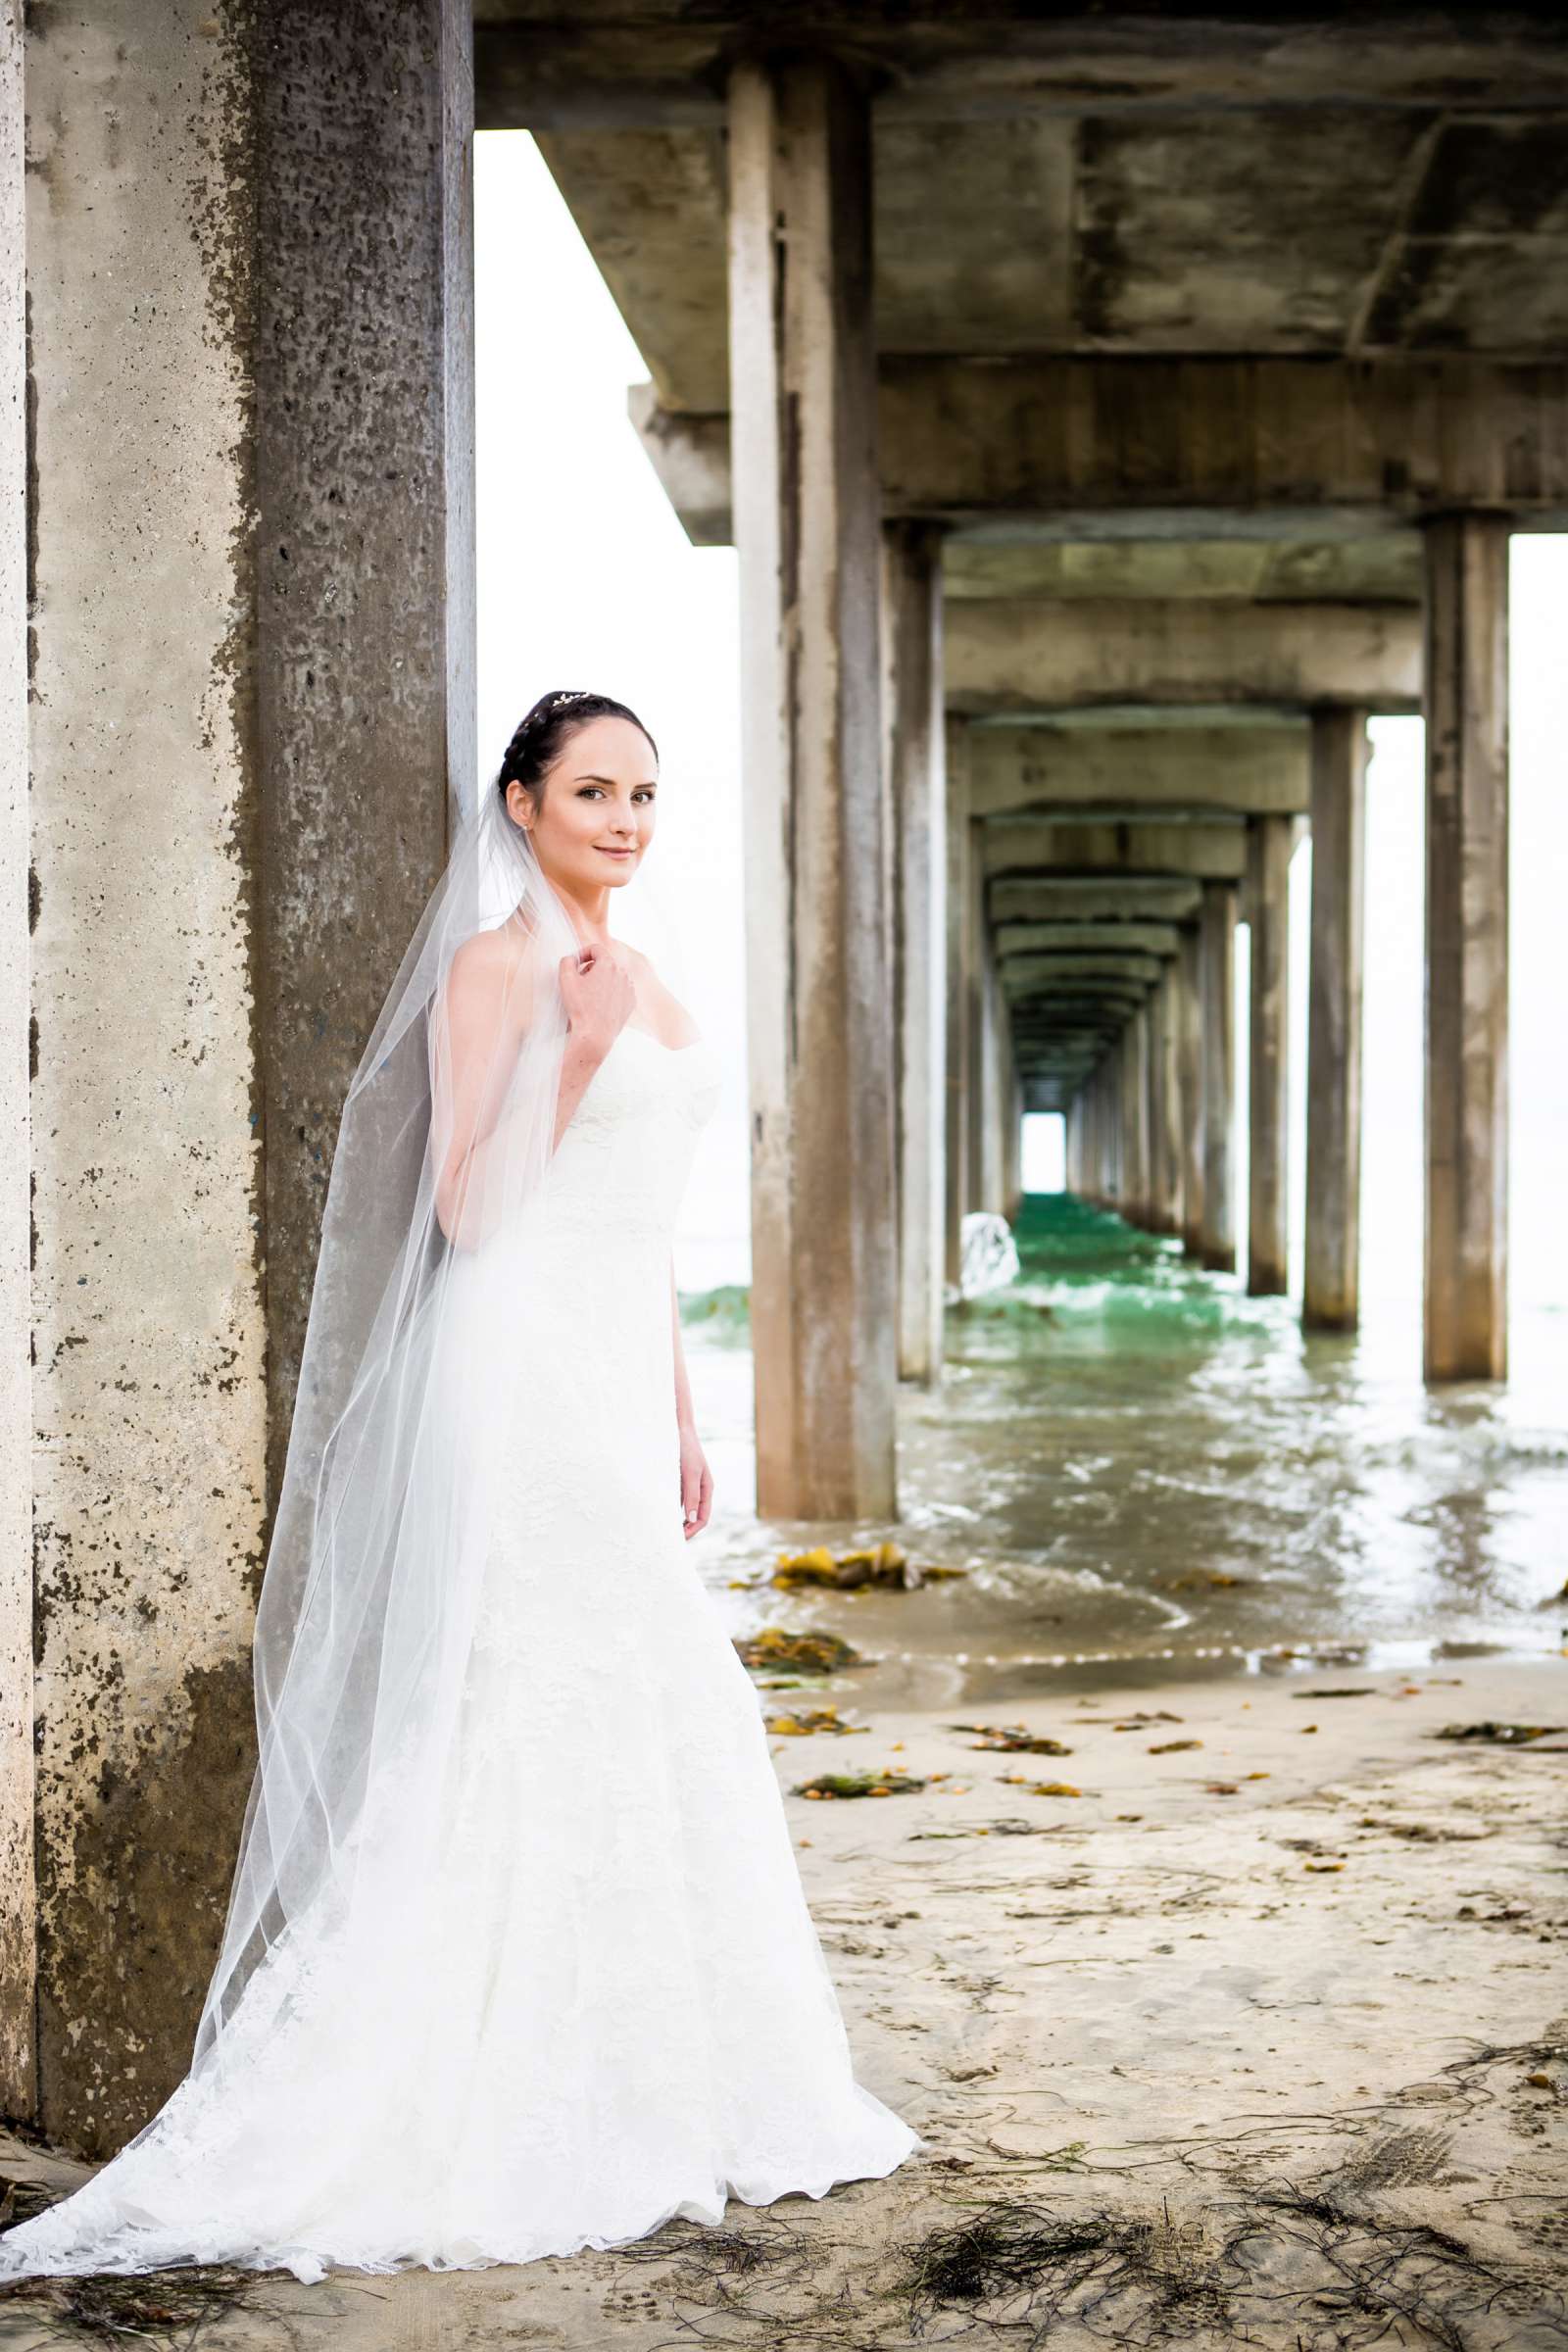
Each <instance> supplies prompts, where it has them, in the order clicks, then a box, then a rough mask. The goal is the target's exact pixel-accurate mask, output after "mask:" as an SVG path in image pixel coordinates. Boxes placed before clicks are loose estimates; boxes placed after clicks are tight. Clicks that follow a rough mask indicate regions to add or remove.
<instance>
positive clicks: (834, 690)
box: [729, 56, 898, 1519]
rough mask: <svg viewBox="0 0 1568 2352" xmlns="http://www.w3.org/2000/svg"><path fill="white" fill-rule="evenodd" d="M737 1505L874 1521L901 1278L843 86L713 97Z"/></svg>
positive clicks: (860, 322) (849, 97)
mask: <svg viewBox="0 0 1568 2352" xmlns="http://www.w3.org/2000/svg"><path fill="white" fill-rule="evenodd" d="M729 171H730V209H729V319H730V387H731V444H732V460H733V475H734V483H735V535H736V544H737V547H738V550H739V556H740V576H741V632H742V685H743V693H744V760H745V774H746V805H747V901H746V912H747V943H748V1006H749V1045H750V1055H749V1058H750V1065H751V1094H752V1102H751V1109H752V1136H753V1144H752V1256H753V1277H752V1336H753V1346H754V1350H755V1363H756V1384H757V1499H758V1507H759V1509H760V1510H761V1511H762V1512H764V1513H766V1514H768V1515H770V1516H777V1517H782V1518H797V1517H801V1518H824V1519H852V1518H870V1519H880V1518H885V1517H887V1516H889V1515H890V1514H891V1513H892V1511H893V1508H894V1402H895V1391H896V1384H897V1375H898V1345H897V1330H898V1268H897V1247H896V1230H895V1228H896V1219H895V1216H894V1214H893V1213H892V1212H893V1203H894V1201H895V1200H896V1192H895V1182H894V1175H895V1168H894V1145H893V1083H894V1080H893V1067H894V1062H893V1022H892V1020H891V1018H890V1011H889V1008H890V1005H891V1004H892V988H891V974H890V973H889V971H888V968H887V937H888V925H887V909H886V892H885V871H884V858H885V854H886V849H885V806H884V796H883V791H882V779H881V720H880V711H879V705H880V692H879V680H878V656H879V619H878V607H879V583H878V573H879V569H880V519H879V490H878V480H877V467H876V452H875V396H876V367H875V353H874V349H873V344H872V330H871V144H870V115H869V108H868V104H867V101H866V97H865V95H864V92H863V91H862V90H861V89H859V88H858V87H857V86H856V84H855V83H854V82H853V81H852V79H851V77H850V76H849V74H848V73H845V72H844V71H842V70H841V69H840V68H839V67H838V66H837V65H835V64H834V63H833V62H832V61H831V60H830V59H828V58H827V57H825V56H813V57H799V58H795V59H792V60H789V61H787V62H784V63H781V64H778V65H763V64H759V63H754V62H746V63H743V64H741V65H739V66H737V67H736V68H735V70H734V72H733V73H732V75H731V78H730V83H729Z"/></svg>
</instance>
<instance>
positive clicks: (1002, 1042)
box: [975, 933, 1007, 1217]
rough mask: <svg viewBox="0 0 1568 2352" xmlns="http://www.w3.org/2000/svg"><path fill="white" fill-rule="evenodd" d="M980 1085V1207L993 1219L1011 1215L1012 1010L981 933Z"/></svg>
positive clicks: (986, 939) (977, 1106)
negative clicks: (1006, 1168) (1006, 1149)
mask: <svg viewBox="0 0 1568 2352" xmlns="http://www.w3.org/2000/svg"><path fill="white" fill-rule="evenodd" d="M979 1012H980V1050H979V1055H978V1061H979V1070H980V1085H979V1090H978V1092H977V1094H976V1097H975V1123H976V1138H975V1141H976V1146H977V1152H976V1156H977V1159H978V1162H979V1165H978V1169H977V1174H976V1199H975V1206H976V1207H977V1208H984V1209H988V1210H989V1211H990V1213H991V1214H992V1215H993V1216H994V1217H1000V1216H1004V1215H1005V1213H1006V1201H1005V1178H1004V1175H1003V1133H1004V1128H1005V1120H1006V1111H1005V1099H1006V1090H1007V1042H1006V1022H1007V1008H1006V1005H1005V1003H1004V1002H1003V996H1002V985H1001V982H1000V981H999V980H998V978H997V959H996V956H995V954H994V952H993V949H992V943H991V939H990V935H989V933H985V934H983V935H982V944H981V965H980V989H979Z"/></svg>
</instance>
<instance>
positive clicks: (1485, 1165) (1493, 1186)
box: [1424, 515, 1508, 1380]
mask: <svg viewBox="0 0 1568 2352" xmlns="http://www.w3.org/2000/svg"><path fill="white" fill-rule="evenodd" d="M1425 538H1426V579H1427V596H1426V673H1427V674H1426V698H1427V704H1426V720H1427V727H1426V737H1427V853H1426V855H1427V987H1426V1063H1427V1084H1426V1159H1427V1201H1426V1341H1425V1350H1424V1353H1425V1363H1426V1375H1427V1378H1428V1379H1429V1380H1465V1379H1479V1380H1501V1379H1502V1378H1503V1377H1504V1375H1505V1373H1506V1371H1507V1360H1508V526H1507V523H1506V521H1504V520H1503V519H1502V517H1500V516H1498V515H1446V516H1444V517H1443V518H1442V519H1441V520H1438V521H1435V522H1433V523H1431V524H1429V525H1428V527H1427V531H1426V534H1425Z"/></svg>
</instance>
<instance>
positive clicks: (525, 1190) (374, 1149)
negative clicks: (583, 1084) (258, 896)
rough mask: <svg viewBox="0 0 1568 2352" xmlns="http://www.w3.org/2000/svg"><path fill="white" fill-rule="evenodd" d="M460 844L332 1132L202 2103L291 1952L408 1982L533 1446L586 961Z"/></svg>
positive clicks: (498, 833) (546, 916) (522, 841)
mask: <svg viewBox="0 0 1568 2352" xmlns="http://www.w3.org/2000/svg"><path fill="white" fill-rule="evenodd" d="M456 824H457V830H456V833H455V837H454V840H453V845H452V849H451V853H450V856H449V859H448V863H447V867H446V871H445V873H444V874H443V876H442V878H441V880H440V882H439V884H438V886H437V888H436V890H435V892H434V894H433V896H432V897H431V899H430V901H429V904H428V906H427V907H426V908H425V910H424V913H423V916H422V917H421V920H420V922H419V926H418V928H417V932H416V934H415V937H414V939H413V942H412V944H411V945H410V947H409V950H408V953H407V955H406V956H405V957H404V960H403V964H402V967H401V969H400V971H399V973H398V976H397V979H396V981H395V982H394V984H393V986H392V989H391V991H390V993H389V995H388V997H387V1000H386V1003H385V1005H384V1006H383V1008H382V1011H381V1015H380V1017H379V1019H378V1020H377V1022H376V1025H375V1028H374V1031H373V1032H372V1034H371V1037H370V1040H369V1043H368V1046H367V1048H366V1051H365V1054H364V1056H363V1058H362V1060H361V1062H360V1065H359V1068H358V1070H357V1071H356V1073H355V1076H354V1079H353V1082H352V1084H351V1086H350V1088H349V1093H348V1098H347V1101H346V1103H345V1105H344V1109H343V1115H342V1122H341V1126H340V1129H339V1133H338V1139H337V1146H336V1152H335V1154H334V1158H333V1163H332V1169H331V1176H330V1181H329V1185H328V1190H327V1197H326V1203H325V1210H324V1215H323V1221H322V1228H321V1238H320V1248H319V1257H318V1262H317V1270H316V1278H315V1286H314V1290H313V1293H312V1299H311V1307H310V1315H309V1321H308V1326H307V1332H306V1339H305V1344H304V1348H303V1352H302V1357H301V1362H300V1369H299V1385H298V1393H297V1399H296V1403H295V1408H294V1416H293V1423H292V1429H291V1434H290V1438H289V1444H288V1449H287V1455H286V1460H285V1466H284V1470H283V1476H282V1482H281V1487H280V1491H279V1495H278V1499H277V1507H276V1512H275V1517H274V1523H273V1528H272V1534H271V1540H270V1548H269V1553H268V1559H267V1566H266V1573H265V1577H264V1581H263V1586H262V1592H261V1599H260V1605H259V1611H258V1616H257V1623H256V1643H255V1683H256V1712H257V1729H258V1738H259V1749H260V1752H259V1758H258V1762H257V1768H256V1775H255V1781H254V1785H253V1787H252V1790H251V1794H250V1800H249V1804H248V1807H247V1811H246V1816H245V1822H244V1829H243V1834H242V1838H241V1844H240V1852H239V1858H238V1862H237V1866H236V1869H235V1874H234V1881H233V1887H232V1891H231V1895H230V1900H229V1906H228V1914H227V1920H226V1924H225V1927H224V1931H223V1937H222V1943H221V1950H220V1953H219V1958H218V1964H217V1967H216V1969H215V1971H214V1974H213V1978H212V1982H211V1985H210V1987H209V1989H208V1993H207V1998H206V2002H205V2004H204V2007H203V2010H202V2014H201V2020H200V2025H199V2028H198V2032H197V2037H196V2046H195V2054H194V2058H193V2063H192V2070H191V2073H192V2076H193V2077H195V2076H199V2075H201V2074H202V2073H203V2072H204V2070H206V2069H208V2068H209V2067H211V2066H213V2065H214V2064H215V2063H221V2055H222V2052H223V2049H224V2044H225V2039H226V2038H227V2037H228V2036H230V2035H231V2034H233V2033H234V2031H235V2027H236V2022H237V2021H239V2020H241V2019H243V2017H244V2015H245V2012H246V1996H247V1989H248V1987H250V1986H251V1985H252V1984H253V1981H254V1980H255V1979H256V1977H257V1972H258V1970H259V1969H261V1968H262V1966H263V1964H264V1963H265V1962H266V1961H267V1960H268V1958H269V1956H270V1955H271V1954H274V1953H277V1952H278V1951H279V1948H280V1947H287V1946H289V1945H290V1944H292V1945H294V1946H295V1947H300V1946H301V1945H304V1946H306V1947H308V1948H312V1949H314V1948H320V1947H323V1946H333V1945H341V1944H342V1943H343V1941H344V1939H345V1938H347V1940H348V1942H349V1944H350V1945H352V1943H353V1941H354V1939H355V1935H356V1923H357V1922H359V1923H362V1925H363V1929H364V1933H365V1935H366V1936H367V1937H368V1939H369V1941H370V1943H371V1944H372V1945H376V1944H378V1945H379V1947H380V1948H379V1949H374V1948H372V1949H369V1950H368V1951H367V1952H366V1954H365V1959H366V1964H367V1966H368V1967H370V1968H373V1969H374V1970H375V1971H376V1972H377V1974H378V1975H380V1976H383V1977H384V1976H385V1974H386V1973H387V1972H388V1971H389V1970H394V1971H395V1969H396V1968H397V1966H398V1959H399V1955H394V1954H392V1953H390V1952H388V1951H387V1949H386V1948H385V1939H386V1935H387V1926H388V1923H389V1922H393V1921H397V1920H399V1919H404V1920H407V1921H408V1924H409V1933H408V1936H407V1939H406V1943H405V1945H404V1948H403V1951H402V1953H401V1960H402V1963H403V1965H405V1966H408V1967H410V1968H412V1969H415V1970H417V1967H418V1965H419V1963H418V1953H417V1946H418V1940H419V1938H418V1934H417V1917H416V1916H415V1914H416V1913H417V1900H418V1890H419V1889H420V1888H422V1887H428V1886H430V1885H431V1884H432V1882H433V1878H434V1870H433V1865H434V1863H435V1862H436V1861H437V1860H438V1859H439V1853H440V1849H441V1846H442V1844H443V1842H444V1840H445V1838H446V1837H447V1836H448V1835H449V1834H450V1828H451V1823H452V1819H453V1811H452V1805H453V1794H454V1776H455V1773H456V1769H457V1762H458V1751H459V1732H460V1726H461V1716H462V1710H463V1705H464V1690H465V1673H466V1665H467V1659H468V1652H469V1647H470V1642H471V1636H472V1630H473V1623H474V1615H475V1608H476V1603H477V1597H478V1593H479V1587H480V1583H481V1579H482V1575H483V1571H484V1564H485V1558H486V1544H487V1535H488V1528H489V1520H490V1498H491V1492H492V1486H493V1481H494V1477H495V1472H496V1468H497V1462H498V1455H499V1453H500V1449H501V1447H502V1446H503V1445H505V1446H511V1447H514V1448H515V1446H516V1445H517V1444H518V1443H519V1436H518V1433H519V1431H523V1432H525V1430H526V1425H527V1414H526V1404H525V1401H523V1400H516V1399H515V1398H514V1397H513V1396H512V1395H511V1393H510V1392H511V1390H512V1388H513V1387H515V1384H516V1382H517V1381H518V1380H519V1379H520V1378H522V1377H525V1376H526V1372H527V1368H526V1367H523V1366H521V1365H519V1363H518V1350H517V1348H516V1347H515V1345H514V1346H509V1345H508V1344H507V1331H506V1329H505V1326H506V1323H507V1320H508V1318H509V1317H515V1314H516V1312H517V1296H516V1289H515V1282H516V1279H517V1269H518V1266H519V1264H520V1263H521V1260H520V1259H519V1256H518V1253H517V1250H516V1248H515V1243H516V1240H517V1237H518V1236H519V1234H521V1233H522V1232H523V1230H524V1228H525V1225H526V1218H527V1209H528V1202H529V1199H530V1196H531V1195H532V1193H533V1192H534V1190H535V1188H536V1187H537V1186H538V1185H539V1184H540V1183H541V1182H542V1181H543V1179H544V1177H545V1174H546V1171H547V1168H548V1165H549V1161H550V1155H551V1149H552V1144H553V1130H554V1123H555V1116H556V1106H557V1093H558V1086H559V1080H560V1071H561V1061H562V1054H563V1050H564V1039H565V1026H566V1024H565V1019H564V1010H563V1005H562V998H561V991H560V984H559V967H560V962H561V959H562V957H563V956H568V955H571V954H573V953H575V951H576V948H577V945H578V942H577V937H576V934H575V932H574V930H573V927H572V925H571V922H570V920H569V918H568V916H567V914H566V912H565V910H564V907H563V905H562V902H561V901H560V900H559V899H558V897H557V896H556V894H555V892H554V891H553V890H552V889H551V887H550V886H549V884H548V883H547V881H546V880H545V878H544V876H543V874H542V872H541V869H540V867H539V864H538V860H537V858H536V857H535V856H534V853H533V850H532V848H531V845H530V844H529V842H528V839H527V836H526V835H525V834H524V833H523V832H522V831H521V830H520V829H519V828H518V827H517V826H515V824H514V823H513V822H512V820H511V818H510V816H509V815H508V813H507V811H506V809H505V807H504V805H503V803H502V801H501V797H500V795H499V793H498V792H496V791H495V789H494V788H492V789H491V790H490V791H489V792H488V793H487V794H486V795H485V796H484V800H483V804H482V806H481V808H480V809H479V811H478V813H477V814H458V815H457V816H456ZM460 1021H461V1036H462V1040H463V1052H462V1054H457V1053H455V1050H454V1047H455V1039H456V1038H457V1037H458V1035H459V1034H460ZM540 1370H541V1368H537V1367H536V1368H534V1371H535V1374H536V1375H537V1374H538V1373H539V1372H540ZM545 1376H548V1375H547V1374H546V1375H545ZM519 1401H521V1409H520V1410H518V1409H516V1408H517V1405H518V1402H519ZM372 1826H373V1829H374V1835H373V1836H372V1835H368V1834H367V1833H368V1830H369V1829H370V1828H371V1827H372ZM267 1973H268V1975H269V1977H273V1976H275V1975H276V1974H277V1972H274V1971H269V1972H267ZM289 1974H290V1972H289V1971H288V1970H287V1969H286V1968H285V1969H284V1970H283V1972H282V1975H283V1977H284V1978H285V1979H287V1978H288V1977H289ZM257 1989H258V1991H260V1990H261V1987H260V1986H258V1987H257ZM291 1997H292V1996H291ZM259 2006H260V2007H261V2008H262V2009H264V2010H266V2009H268V2008H270V1994H269V1995H267V1996H264V1998H263V1999H262V2001H261V2002H260V2004H259ZM240 2038H241V2040H245V2039H247V2038H248V2036H246V2035H244V2034H241V2036H240Z"/></svg>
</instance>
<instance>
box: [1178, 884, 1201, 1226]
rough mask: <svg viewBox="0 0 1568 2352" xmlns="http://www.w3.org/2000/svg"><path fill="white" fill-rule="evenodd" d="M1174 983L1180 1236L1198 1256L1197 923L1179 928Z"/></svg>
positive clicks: (1199, 1185)
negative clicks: (1179, 937) (1178, 945)
mask: <svg viewBox="0 0 1568 2352" xmlns="http://www.w3.org/2000/svg"><path fill="white" fill-rule="evenodd" d="M1175 985H1176V1073H1177V1084H1176V1099H1177V1103H1178V1106H1179V1107H1178V1121H1179V1130H1178V1141H1177V1149H1178V1152H1179V1153H1180V1156H1181V1237H1182V1247H1183V1249H1184V1250H1186V1251H1187V1253H1188V1255H1189V1256H1192V1257H1197V1256H1199V1255H1200V1254H1201V1250H1202V1246H1203V1020H1202V1008H1201V1003H1200V993H1199V991H1200V966H1199V932H1198V926H1197V924H1196V923H1194V924H1189V925H1187V926H1186V927H1185V928H1184V929H1183V931H1182V935H1181V946H1180V948H1179V949H1178V950H1177V956H1176V968H1175Z"/></svg>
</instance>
